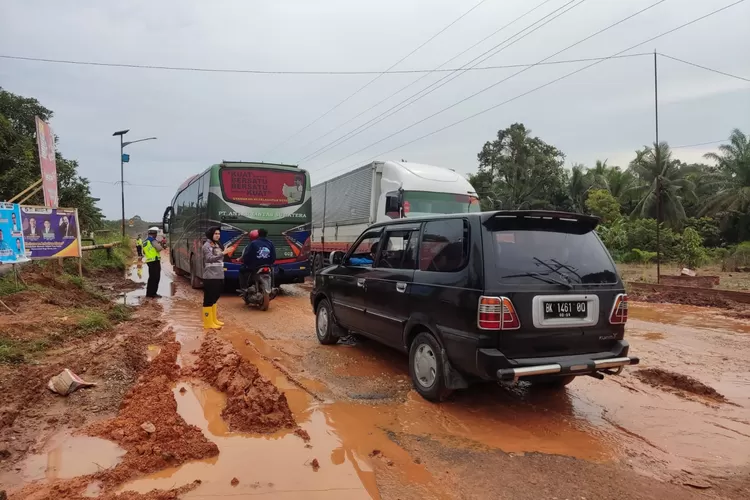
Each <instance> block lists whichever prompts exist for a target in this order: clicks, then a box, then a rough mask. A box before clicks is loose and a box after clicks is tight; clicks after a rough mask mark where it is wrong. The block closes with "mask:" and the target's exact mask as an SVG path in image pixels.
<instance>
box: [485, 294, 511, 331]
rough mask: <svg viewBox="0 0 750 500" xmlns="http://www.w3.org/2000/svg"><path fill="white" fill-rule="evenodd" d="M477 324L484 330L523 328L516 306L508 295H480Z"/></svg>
mask: <svg viewBox="0 0 750 500" xmlns="http://www.w3.org/2000/svg"><path fill="white" fill-rule="evenodd" d="M477 326H479V328H480V329H482V330H517V329H519V328H521V322H520V321H519V320H518V314H516V308H515V307H513V302H511V301H510V299H509V298H507V297H484V296H482V297H479V311H478V314H477Z"/></svg>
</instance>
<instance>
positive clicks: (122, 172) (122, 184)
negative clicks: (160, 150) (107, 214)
mask: <svg viewBox="0 0 750 500" xmlns="http://www.w3.org/2000/svg"><path fill="white" fill-rule="evenodd" d="M129 131H130V129H128V130H119V131H117V132H115V133H114V134H112V135H113V136H115V135H119V136H120V194H121V196H122V237H123V238H124V237H125V146H128V145H130V144H135V143H136V142H143V141H152V140H155V139H156V137H146V138H145V139H138V140H135V141H128V142H124V141H123V139H122V136H124V135H125V134H127V133H128V132H129Z"/></svg>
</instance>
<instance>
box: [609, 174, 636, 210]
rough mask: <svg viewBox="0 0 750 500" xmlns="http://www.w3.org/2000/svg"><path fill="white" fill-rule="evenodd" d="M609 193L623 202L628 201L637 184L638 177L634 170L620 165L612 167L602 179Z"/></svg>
mask: <svg viewBox="0 0 750 500" xmlns="http://www.w3.org/2000/svg"><path fill="white" fill-rule="evenodd" d="M602 181H603V183H604V186H605V188H606V189H607V191H609V194H611V195H612V196H614V197H615V199H616V200H617V201H619V202H620V203H621V204H622V203H624V202H626V201H628V199H629V195H630V194H631V192H632V190H633V188H634V187H635V185H636V178H635V176H634V175H633V173H632V172H630V171H628V170H622V169H620V167H611V168H610V169H609V170H607V173H606V174H605V175H604V178H603V179H602Z"/></svg>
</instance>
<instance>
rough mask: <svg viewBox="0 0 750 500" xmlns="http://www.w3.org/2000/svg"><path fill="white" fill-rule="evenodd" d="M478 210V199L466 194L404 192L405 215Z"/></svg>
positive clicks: (414, 215) (415, 215)
mask: <svg viewBox="0 0 750 500" xmlns="http://www.w3.org/2000/svg"><path fill="white" fill-rule="evenodd" d="M479 211H480V208H479V199H478V198H477V197H475V196H470V195H468V194H450V193H433V192H429V191H405V192H404V215H405V216H406V217H418V216H422V215H429V214H458V213H467V212H479Z"/></svg>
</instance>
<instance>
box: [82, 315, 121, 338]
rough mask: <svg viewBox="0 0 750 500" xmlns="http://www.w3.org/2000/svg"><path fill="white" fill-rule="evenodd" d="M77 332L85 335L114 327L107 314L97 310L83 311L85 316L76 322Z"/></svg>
mask: <svg viewBox="0 0 750 500" xmlns="http://www.w3.org/2000/svg"><path fill="white" fill-rule="evenodd" d="M76 326H77V330H76V334H77V335H79V336H85V335H88V334H91V333H96V332H101V331H102V330H109V329H110V328H112V323H111V322H110V321H109V318H108V317H107V315H106V314H105V313H103V312H101V311H97V310H86V311H83V317H82V318H81V319H79V320H78V322H77V323H76Z"/></svg>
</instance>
